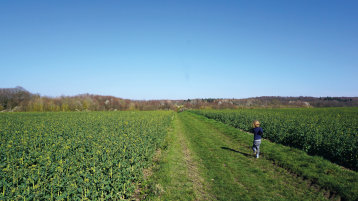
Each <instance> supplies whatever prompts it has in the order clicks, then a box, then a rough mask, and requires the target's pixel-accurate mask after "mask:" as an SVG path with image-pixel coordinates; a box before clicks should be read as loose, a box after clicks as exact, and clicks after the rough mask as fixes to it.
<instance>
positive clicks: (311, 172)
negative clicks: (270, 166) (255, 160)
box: [191, 114, 358, 200]
mask: <svg viewBox="0 0 358 201" xmlns="http://www.w3.org/2000/svg"><path fill="white" fill-rule="evenodd" d="M191 115H193V116H195V117H196V118H198V119H200V120H202V121H205V122H207V123H208V124H211V125H212V126H213V127H215V128H216V129H217V130H218V131H220V132H222V133H224V134H226V135H228V136H230V137H231V138H233V139H235V140H237V141H238V142H239V143H240V144H241V145H242V146H249V145H250V144H251V143H252V135H249V134H247V133H246V132H242V131H240V130H238V129H236V128H234V127H231V126H228V125H226V124H223V123H221V122H218V121H215V120H211V119H208V118H206V117H203V116H200V115H196V114H191ZM261 147H262V153H263V156H264V158H265V159H268V160H271V161H273V162H274V164H276V165H278V166H280V167H283V168H286V169H288V170H289V171H291V172H293V173H295V174H297V175H299V176H302V177H303V178H305V179H309V180H310V181H312V182H313V183H315V184H317V185H319V186H320V187H321V188H324V189H327V190H329V191H331V193H335V194H338V195H339V196H341V198H342V199H343V200H358V173H357V172H354V171H351V170H348V169H345V168H343V167H341V166H339V165H336V164H334V163H331V162H329V161H328V160H325V159H323V158H322V157H319V156H310V155H308V154H307V153H305V152H304V151H301V150H299V149H295V148H291V147H287V146H283V145H280V144H276V143H272V142H270V141H268V140H263V142H262V145H261Z"/></svg>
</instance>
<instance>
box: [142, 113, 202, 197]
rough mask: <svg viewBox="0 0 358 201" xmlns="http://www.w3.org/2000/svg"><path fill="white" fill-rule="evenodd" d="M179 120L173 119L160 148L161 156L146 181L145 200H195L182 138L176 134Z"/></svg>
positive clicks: (178, 128) (178, 129)
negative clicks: (146, 193)
mask: <svg viewBox="0 0 358 201" xmlns="http://www.w3.org/2000/svg"><path fill="white" fill-rule="evenodd" d="M179 131H180V122H179V121H178V119H177V118H175V119H174V121H173V129H171V131H169V133H168V136H167V138H166V140H165V146H164V147H163V150H162V154H161V155H162V156H161V158H160V159H159V161H157V165H155V166H154V167H153V169H152V171H153V175H152V176H151V177H150V178H149V180H148V181H147V182H148V184H147V186H149V188H148V194H149V195H148V196H147V199H146V200H195V198H196V195H195V193H194V188H193V183H192V181H191V179H190V177H189V170H188V167H187V165H186V162H185V153H184V152H183V149H182V144H181V143H182V139H180V136H179V135H178V132H179Z"/></svg>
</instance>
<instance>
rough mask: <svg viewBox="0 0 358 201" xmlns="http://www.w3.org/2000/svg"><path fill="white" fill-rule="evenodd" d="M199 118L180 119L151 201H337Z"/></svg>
mask: <svg viewBox="0 0 358 201" xmlns="http://www.w3.org/2000/svg"><path fill="white" fill-rule="evenodd" d="M250 146H251V144H249V143H247V142H241V141H238V140H235V139H234V138H233V137H231V136H228V135H226V134H224V132H223V131H222V129H221V128H220V127H218V126H217V125H215V124H213V123H212V121H211V120H206V119H205V118H201V117H199V116H198V115H195V114H192V113H189V112H183V113H179V114H177V115H176V117H175V119H174V122H173V129H172V130H171V131H170V132H169V135H168V137H167V147H166V149H165V150H164V151H162V153H161V159H160V162H159V164H158V166H157V168H155V169H156V170H153V171H154V175H153V177H152V181H151V182H152V189H151V190H152V191H153V192H152V195H150V196H148V197H147V199H148V200H225V201H228V200H245V201H246V200H339V199H340V198H339V197H335V196H329V193H328V194H327V191H326V190H324V189H321V188H318V187H317V186H315V185H311V184H310V182H308V181H307V180H305V179H303V178H302V177H298V176H297V175H295V174H292V173H291V172H289V171H288V170H286V169H285V168H281V167H280V166H277V165H275V164H274V163H273V162H272V160H268V159H267V158H266V157H265V144H264V143H263V145H262V153H263V154H262V155H261V157H260V158H259V159H256V158H255V157H254V155H253V153H252V150H251V148H250Z"/></svg>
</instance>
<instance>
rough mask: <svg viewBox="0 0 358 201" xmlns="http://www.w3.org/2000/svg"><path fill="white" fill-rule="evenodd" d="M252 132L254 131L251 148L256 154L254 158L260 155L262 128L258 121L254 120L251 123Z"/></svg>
mask: <svg viewBox="0 0 358 201" xmlns="http://www.w3.org/2000/svg"><path fill="white" fill-rule="evenodd" d="M252 127H253V133H254V143H253V145H252V150H253V151H254V154H256V158H259V155H260V144H261V137H262V135H263V134H264V132H263V130H262V128H261V127H260V122H259V121H257V120H255V121H254V122H253V123H252Z"/></svg>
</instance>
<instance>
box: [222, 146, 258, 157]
mask: <svg viewBox="0 0 358 201" xmlns="http://www.w3.org/2000/svg"><path fill="white" fill-rule="evenodd" d="M221 149H225V150H228V151H233V152H235V153H239V154H242V155H244V156H246V157H253V155H250V154H247V153H244V152H241V151H237V150H235V149H231V148H229V147H221Z"/></svg>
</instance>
